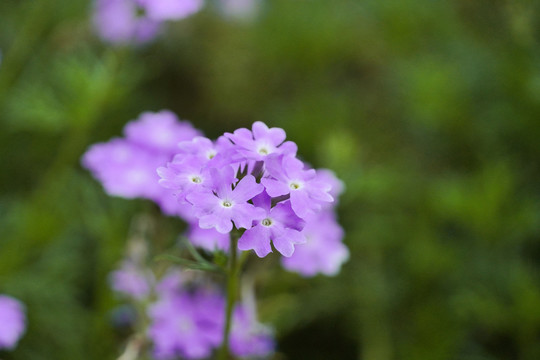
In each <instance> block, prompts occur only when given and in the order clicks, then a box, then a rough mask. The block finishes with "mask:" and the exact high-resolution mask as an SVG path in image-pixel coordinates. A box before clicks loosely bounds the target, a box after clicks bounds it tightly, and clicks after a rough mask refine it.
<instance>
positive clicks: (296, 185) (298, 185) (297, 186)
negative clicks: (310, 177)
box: [289, 181, 302, 190]
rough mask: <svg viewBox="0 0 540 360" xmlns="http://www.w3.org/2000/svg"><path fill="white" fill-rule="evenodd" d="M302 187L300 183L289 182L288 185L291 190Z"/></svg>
mask: <svg viewBox="0 0 540 360" xmlns="http://www.w3.org/2000/svg"><path fill="white" fill-rule="evenodd" d="M301 187H302V183H301V182H300V181H291V182H290V183H289V188H291V190H298V189H300V188H301Z"/></svg>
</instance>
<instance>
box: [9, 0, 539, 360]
mask: <svg viewBox="0 0 540 360" xmlns="http://www.w3.org/2000/svg"><path fill="white" fill-rule="evenodd" d="M90 11H91V3H90V2H88V1H84V0H34V1H16V0H3V1H1V2H0V49H1V51H2V55H3V58H2V63H1V65H0V126H1V131H0V165H1V167H0V168H1V172H0V229H2V230H1V235H0V293H7V294H11V295H13V296H16V297H18V298H19V299H21V300H22V301H23V302H24V303H25V304H26V306H27V311H28V317H29V328H28V331H27V333H26V335H25V336H24V338H23V339H22V341H21V342H20V344H19V346H18V348H17V349H16V350H15V351H14V352H9V353H7V352H6V353H1V354H0V357H2V358H3V359H9V360H23V359H24V360H26V359H28V360H39V359H59V360H62V359H66V360H67V359H69V360H72V359H81V360H84V359H104V358H106V359H110V358H114V357H115V356H116V355H117V354H119V353H120V352H121V349H122V345H123V341H124V340H125V338H124V337H123V335H122V334H120V333H118V331H115V330H114V328H113V326H112V325H111V320H110V318H111V316H110V314H111V311H112V309H113V308H114V306H115V305H116V304H118V301H117V300H116V299H115V298H114V296H113V294H111V291H110V290H109V288H108V286H107V274H108V273H109V272H110V271H111V270H112V269H113V268H114V267H115V266H116V264H117V262H118V261H119V260H120V259H121V257H122V256H123V253H124V251H125V249H124V247H125V243H126V239H127V236H128V233H129V229H130V222H131V221H132V219H133V218H134V217H135V216H137V214H140V213H145V214H151V216H153V217H154V219H155V221H156V222H157V223H158V224H159V229H160V236H161V238H162V239H164V240H163V241H164V243H172V242H174V239H175V237H176V235H177V234H178V233H179V232H180V231H181V230H182V229H183V225H182V223H181V222H180V221H178V220H175V219H160V217H159V214H158V213H157V210H156V209H155V208H154V207H153V206H152V205H151V204H149V203H147V202H144V201H129V200H123V199H119V198H110V197H108V196H107V195H106V194H104V192H103V190H102V188H101V187H100V185H99V184H98V183H97V182H96V181H94V180H93V179H92V178H91V176H90V174H88V173H87V172H86V171H85V170H83V169H82V168H81V167H80V165H79V159H80V156H81V155H82V153H83V152H84V151H85V149H86V148H87V147H88V146H89V145H90V144H92V143H94V142H98V141H106V140H108V139H109V138H111V137H113V136H118V135H120V133H121V129H122V127H123V125H124V124H125V123H126V122H127V121H128V120H131V119H134V118H136V117H137V116H138V114H139V113H140V112H143V111H148V110H150V111H156V110H160V109H163V108H168V109H171V110H173V111H175V112H176V113H177V114H179V116H181V117H182V118H185V119H190V120H192V121H193V123H194V125H195V126H196V127H198V128H200V129H202V130H203V131H204V132H205V133H206V134H207V135H208V136H210V137H215V136H217V135H219V134H220V133H222V132H224V131H231V130H233V129H235V128H237V127H247V126H249V125H250V124H251V123H252V122H253V121H255V120H262V121H265V122H266V123H267V124H269V125H272V126H279V127H283V128H284V129H286V131H287V134H288V138H289V139H291V140H293V141H296V142H297V143H298V145H299V149H300V154H301V155H302V156H304V158H305V159H306V160H307V161H309V162H311V163H312V164H313V165H314V166H317V167H326V168H331V169H334V170H335V171H336V172H337V174H338V175H339V176H340V177H341V178H342V179H343V180H344V181H345V183H346V186H347V191H346V193H345V194H344V195H343V197H342V200H341V203H340V205H339V214H340V219H341V223H342V224H343V226H344V228H345V230H346V234H347V235H346V243H347V245H348V246H349V247H350V249H351V259H350V260H349V262H348V263H347V264H346V265H345V266H344V268H343V270H342V273H341V274H340V275H339V276H337V277H335V278H324V277H317V278H315V279H302V278H300V277H299V276H297V275H294V274H287V273H285V272H284V271H283V270H282V269H280V268H279V266H278V264H277V263H278V260H279V259H278V258H277V257H276V256H270V257H269V258H268V259H265V260H264V261H261V262H260V263H259V265H258V266H260V267H261V268H263V269H265V271H261V272H260V275H258V288H259V292H260V294H259V297H260V311H261V316H262V317H263V320H266V321H269V322H271V323H273V324H274V325H275V326H276V328H277V336H278V341H279V352H280V353H279V354H278V356H277V357H276V358H279V359H364V360H390V359H411V360H412V359H415V360H416V359H428V360H429V359H465V360H466V359H469V360H473V359H475V360H480V359H482V360H488V359H531V360H534V359H539V358H540V201H539V200H540V44H539V40H540V15H539V14H540V2H538V1H532V0H517V1H511V0H496V1H487V0H478V1H470V0H453V1H433V0H402V1H390V0H378V1H374V0H356V1H353V0H332V1H328V0H301V1H300V0H298V1H290V0H268V1H266V2H265V3H264V7H263V8H262V11H261V13H260V15H259V16H258V17H257V18H256V19H255V20H254V21H251V22H241V21H235V20H233V19H227V18H223V17H222V16H221V15H220V14H219V13H218V12H217V11H216V9H215V8H213V7H212V6H208V7H207V8H206V9H205V10H204V11H203V12H202V13H200V14H197V15H196V16H194V17H192V18H190V19H187V20H185V21H182V22H179V23H176V24H171V25H170V26H168V28H167V30H166V31H165V33H164V34H163V36H162V37H161V38H160V39H159V40H158V41H156V42H154V43H152V44H149V45H147V46H142V47H134V48H114V47H111V46H108V45H105V44H103V43H101V42H100V40H99V39H97V38H96V37H95V35H93V32H92V29H91V26H90V21H89V17H90Z"/></svg>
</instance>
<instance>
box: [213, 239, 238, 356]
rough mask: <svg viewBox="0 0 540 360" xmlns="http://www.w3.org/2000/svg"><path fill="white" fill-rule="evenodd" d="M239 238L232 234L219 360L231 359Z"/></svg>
mask: <svg viewBox="0 0 540 360" xmlns="http://www.w3.org/2000/svg"><path fill="white" fill-rule="evenodd" d="M237 243H238V236H237V234H234V233H231V247H230V250H229V251H230V256H229V266H228V271H227V308H226V310H225V327H224V329H223V343H222V344H221V348H220V349H219V356H218V359H219V360H228V359H230V357H231V354H230V349H229V339H230V333H231V326H232V314H233V309H234V303H235V302H236V295H237V292H238V279H239V276H240V266H239V265H240V262H239V261H238V254H237V252H238V250H237Z"/></svg>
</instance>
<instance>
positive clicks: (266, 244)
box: [238, 193, 306, 257]
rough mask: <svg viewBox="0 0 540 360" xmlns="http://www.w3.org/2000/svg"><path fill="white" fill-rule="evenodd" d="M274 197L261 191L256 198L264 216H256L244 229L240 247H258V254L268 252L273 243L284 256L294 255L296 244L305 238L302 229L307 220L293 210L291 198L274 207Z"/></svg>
mask: <svg viewBox="0 0 540 360" xmlns="http://www.w3.org/2000/svg"><path fill="white" fill-rule="evenodd" d="M271 203H272V199H271V198H270V196H268V194H266V193H261V194H260V195H258V196H256V197H255V198H254V199H253V204H254V205H255V206H257V207H258V208H260V209H263V210H264V212H265V215H264V218H262V219H260V220H256V221H255V222H256V223H257V224H256V225H255V226H253V227H252V228H251V229H248V230H246V231H245V232H244V234H243V235H242V237H241V238H240V239H239V240H238V249H240V250H251V249H253V250H255V253H256V254H257V256H259V257H265V256H266V255H268V254H269V253H270V252H271V251H272V248H271V246H270V240H272V243H273V244H274V247H275V248H276V250H277V251H279V252H280V253H281V254H282V255H283V256H291V255H292V254H293V252H294V245H295V244H302V243H304V242H306V240H305V238H304V236H303V235H302V233H300V230H302V228H303V227H304V221H303V220H302V219H300V218H299V217H298V216H296V215H295V213H294V212H293V211H292V208H291V204H290V202H289V201H285V202H280V203H278V204H277V205H276V206H274V207H273V208H271Z"/></svg>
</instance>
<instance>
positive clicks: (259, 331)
mask: <svg viewBox="0 0 540 360" xmlns="http://www.w3.org/2000/svg"><path fill="white" fill-rule="evenodd" d="M111 279H112V287H113V289H114V290H115V291H117V292H119V293H121V294H122V295H128V297H130V298H131V299H132V300H134V301H136V302H139V303H140V304H147V303H148V302H149V301H150V299H152V298H157V300H156V301H155V302H154V303H152V304H151V305H150V306H149V307H148V317H149V319H150V325H149V327H148V329H147V336H148V338H149V339H150V340H151V341H152V343H153V344H154V357H155V358H156V359H159V360H161V359H163V360H167V359H175V358H177V357H178V356H181V357H182V358H185V359H204V358H208V357H209V356H210V355H211V353H212V352H213V351H214V350H215V349H216V348H217V347H219V346H220V345H221V343H222V341H223V327H224V325H225V298H224V296H223V295H222V294H221V293H220V292H219V291H218V290H216V289H214V288H213V287H212V286H210V287H209V286H207V285H201V284H199V283H197V282H196V281H191V280H193V279H189V277H187V278H186V277H184V276H183V273H182V272H181V271H180V270H178V269H174V268H172V269H169V271H168V272H167V274H165V276H163V278H162V279H161V280H160V281H159V282H156V281H155V280H154V277H153V276H151V275H149V274H148V270H146V269H143V268H139V267H137V266H135V265H134V264H131V263H126V262H124V263H123V264H122V267H121V268H120V269H119V270H116V271H114V272H113V273H112V276H111ZM145 306H146V305H145ZM0 319H1V316H0ZM0 329H1V328H0ZM0 334H1V331H0ZM0 339H1V337H0ZM230 347H231V351H232V352H233V353H234V355H235V356H237V357H253V356H265V355H268V354H270V353H272V352H273V349H274V341H273V338H272V331H271V329H270V328H268V327H267V326H265V325H263V324H261V323H259V322H258V321H257V318H256V316H255V310H254V309H253V308H252V307H249V306H246V305H243V304H238V305H236V307H235V309H234V313H233V320H232V330H231V338H230Z"/></svg>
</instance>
